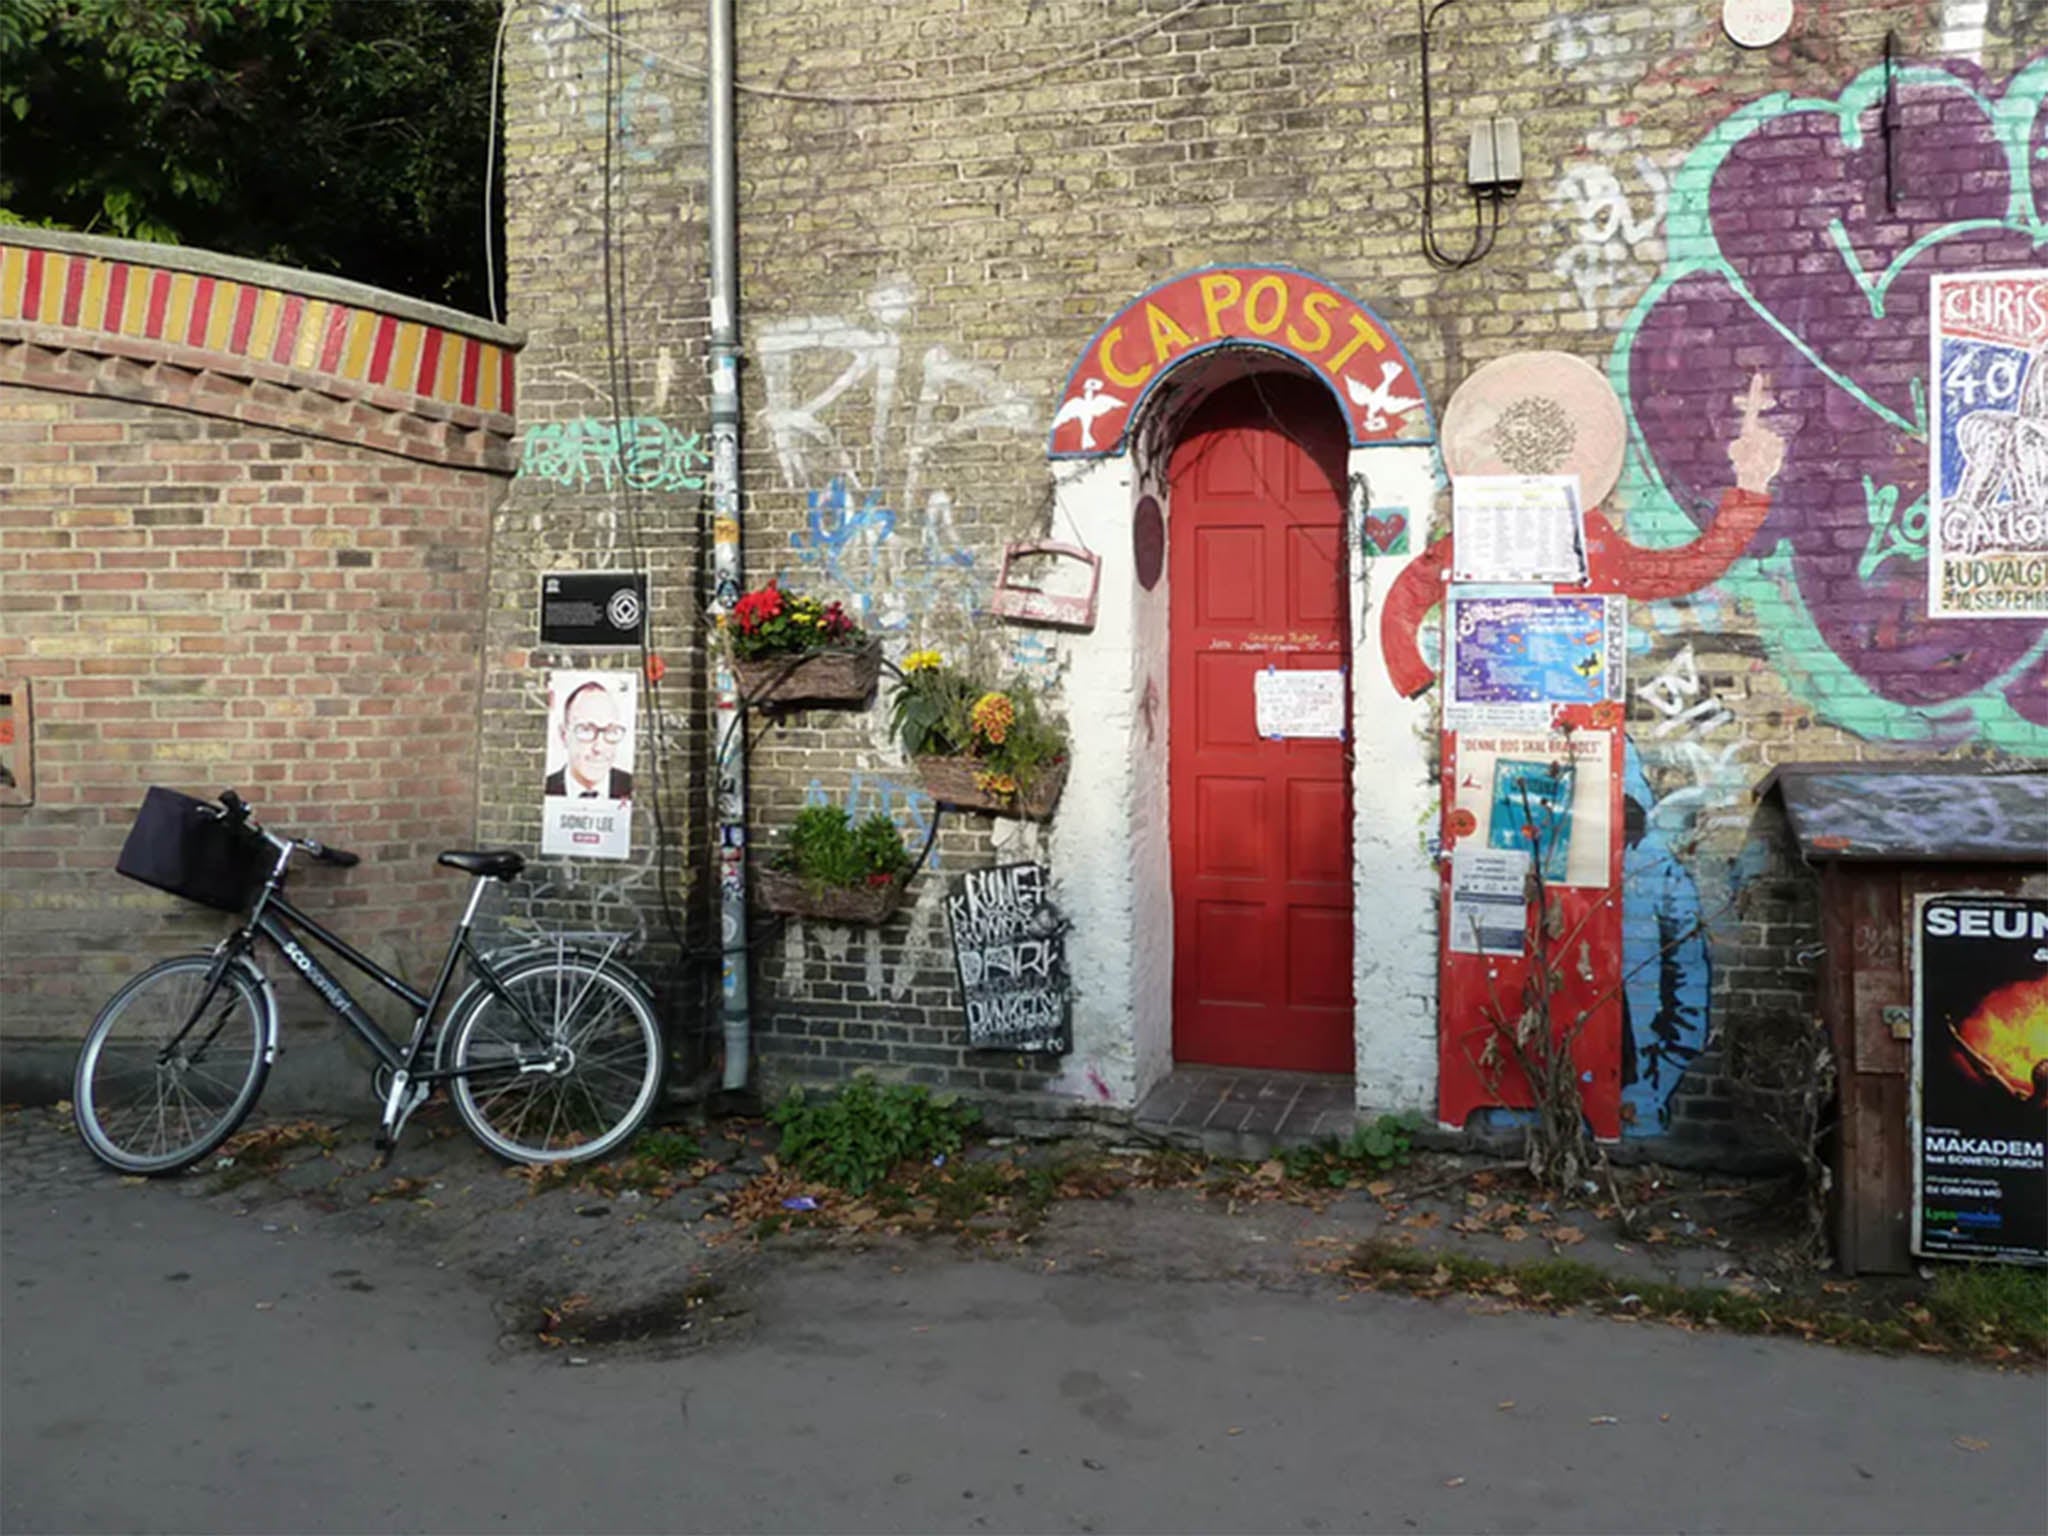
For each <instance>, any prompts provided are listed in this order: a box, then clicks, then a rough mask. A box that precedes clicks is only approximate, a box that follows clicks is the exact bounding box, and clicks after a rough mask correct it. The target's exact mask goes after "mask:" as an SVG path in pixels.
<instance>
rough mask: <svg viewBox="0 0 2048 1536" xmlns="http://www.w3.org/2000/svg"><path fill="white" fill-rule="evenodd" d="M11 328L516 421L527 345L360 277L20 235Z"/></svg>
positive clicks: (5, 262) (14, 238)
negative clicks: (95, 338)
mask: <svg viewBox="0 0 2048 1536" xmlns="http://www.w3.org/2000/svg"><path fill="white" fill-rule="evenodd" d="M13 325H21V326H33V327H37V328H39V330H57V331H61V332H64V333H71V334H70V335H69V336H67V339H73V340H76V339H78V337H79V335H80V334H93V333H97V334H99V335H102V336H106V337H118V338H124V339H127V340H129V341H143V342H156V343H161V344H163V345H165V346H170V347H178V348H183V349H189V350H191V351H193V352H198V353H203V354H205V355H206V361H207V365H208V366H209V367H214V368H217V369H219V370H220V371H222V372H226V373H228V374H230V375H242V376H252V377H260V376H264V375H265V374H266V373H267V372H268V371H269V369H276V368H284V369H290V370H292V371H293V372H294V373H296V374H298V375H300V376H305V375H320V376H322V377H324V378H325V379H326V380H328V381H331V382H333V383H335V384H339V385H344V386H354V387H355V388H356V389H357V390H360V391H370V390H375V391H378V392H379V393H380V394H381V395H383V396H387V397H394V396H395V397H398V398H399V399H401V400H407V401H409V402H410V403H412V404H414V405H416V406H424V407H427V408H429V409H431V408H433V407H442V408H448V407H462V408H465V409H466V410H467V411H471V412H475V413H477V414H478V415H480V416H483V417H492V416H507V417H509V416H510V415H511V414H512V411H513V407H514V404H515V397H514V384H513V356H514V354H515V353H516V352H517V351H518V349H519V347H520V346H521V345H522V344H523V343H522V339H521V338H520V336H519V335H518V333H517V332H514V331H510V330H508V329H506V328H505V327H503V326H497V325H492V324H490V323H489V322H488V321H484V320H479V319H476V318H475V317H473V316H466V315H462V314H459V313H458V312H456V311H454V310H449V309H443V308H441V307H440V306H438V305H429V304H421V303H419V302H417V301H414V300H408V299H403V298H401V297H399V296H398V295H396V294H387V293H384V292H382V291H381V290H378V289H373V288H366V287H363V286H361V285H359V284H355V283H345V282H338V281H334V280H331V279H322V278H319V277H316V276H315V275H313V274H311V273H304V272H295V271H292V270H290V269H288V268H284V267H274V266H270V265H268V264H267V263H262V262H253V261H242V260H240V259H238V258H234V257H224V256H218V255H215V254H212V253H210V252H204V251H186V250H182V249H180V248H177V247H164V246H154V245H145V244H140V243H138V242H135V241H129V240H100V239H97V238H94V237H92V236H85V235H62V236H54V235H51V234H49V233H47V232H45V231H40V230H22V229H14V230H9V231H8V232H7V236H6V239H5V240H4V241H0V329H8V328H11V326H13ZM265 365H268V367H267V368H266V367H265Z"/></svg>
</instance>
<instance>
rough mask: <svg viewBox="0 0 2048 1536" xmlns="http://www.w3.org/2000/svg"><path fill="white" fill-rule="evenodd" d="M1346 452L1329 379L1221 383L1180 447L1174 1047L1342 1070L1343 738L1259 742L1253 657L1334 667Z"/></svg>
mask: <svg viewBox="0 0 2048 1536" xmlns="http://www.w3.org/2000/svg"><path fill="white" fill-rule="evenodd" d="M1344 461H1345V442H1344V431H1343V422H1342V420H1341V418H1340V417H1339V415H1338V412H1337V410H1336V407H1335V406H1334V405H1333V404H1332V403H1331V401H1330V398H1329V396H1328V394H1327V393H1325V392H1324V391H1323V390H1322V389H1321V388H1320V387H1319V386H1318V385H1316V384H1315V383H1313V382H1312V381H1309V380H1294V379H1291V378H1286V377H1274V376H1272V375H1265V376H1261V377H1259V378H1256V379H1246V380H1243V381H1241V382H1240V383H1238V384H1235V385H1231V386H1228V387H1226V388H1224V389H1221V390H1219V391H1218V392H1217V393H1216V394H1215V395H1213V396H1212V397H1211V398H1210V399H1209V400H1208V401H1207V402H1205V403H1204V405H1203V406H1202V407H1201V409H1200V410H1198V411H1197V412H1196V413H1195V415H1194V416H1193V417H1192V418H1191V419H1190V421H1189V423H1188V425H1187V427H1186V429H1185V431H1184V432H1183V434H1182V436H1181V439H1180V443H1179V445H1178V446H1177V447H1176V448H1175V450H1174V454H1173V460H1172V464H1171V467H1170V470H1169V474H1170V477H1171V485H1172V491H1171V498H1170V501H1169V503H1168V505H1169V508H1170V515H1171V519H1172V521H1171V525H1170V532H1169V535H1168V539H1167V543H1168V548H1169V551H1170V553H1169V564H1168V574H1169V578H1170V581H1171V591H1172V624H1173V640H1172V651H1173V655H1172V663H1171V667H1170V675H1169V690H1170V693H1169V704H1168V709H1169V720H1170V722H1171V724H1170V728H1169V735H1168V746H1167V762H1168V776H1169V795H1170V805H1171V815H1172V826H1173V923H1174V928H1173V932H1174V961H1173V1020H1174V1024H1173V1029H1174V1055H1175V1057H1176V1058H1177V1059H1178V1060H1181V1061H1189V1062H1208V1063H1213V1064H1216V1065H1220V1066H1239V1067H1265V1068H1277V1069H1291V1070H1297V1071H1309V1072H1349V1071H1350V1070H1351V1069H1352V1050H1351V1041H1352V1006H1351V911H1352V892H1351V783H1350V774H1349V773H1348V771H1347V766H1346V752H1345V748H1344V743H1343V742H1340V741H1331V740H1300V739H1295V740H1288V741H1263V740H1261V739H1260V738H1259V735H1258V733H1257V730H1256V729H1255V714H1254V704H1253V689H1254V686H1255V684H1254V678H1255V676H1256V675H1257V673H1258V672H1259V671H1260V670H1261V669H1262V668H1265V667H1268V666H1272V667H1278V668H1282V669H1287V668H1297V667H1299V668H1310V669H1335V668H1338V667H1342V666H1343V665H1344V664H1345V657H1346V646H1345V638H1344V629H1345V621H1344V615H1345V593H1344V568H1343V562H1342V560H1341V558H1340V555H1341V550H1342V544H1343V525H1344ZM1346 725H1347V731H1348V726H1349V721H1348V720H1347V722H1346Z"/></svg>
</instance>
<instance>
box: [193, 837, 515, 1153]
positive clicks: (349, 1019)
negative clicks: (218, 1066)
mask: <svg viewBox="0 0 2048 1536" xmlns="http://www.w3.org/2000/svg"><path fill="white" fill-rule="evenodd" d="M263 836H264V837H265V838H266V839H267V840H268V841H269V842H271V843H272V844H273V845H274V846H276V847H277V849H278V857H277V863H276V865H275V867H274V868H273V869H272V870H271V872H270V876H269V878H268V879H267V880H265V881H264V884H263V890H262V892H261V894H260V895H258V897H257V898H256V904H255V906H254V907H253V908H252V909H251V910H250V913H249V916H248V919H247V920H246V921H245V922H244V923H243V924H242V926H241V927H240V928H239V929H237V930H236V931H235V932H234V933H233V934H232V935H231V936H230V937H229V938H227V939H226V940H224V941H223V942H222V944H221V946H220V948H219V950H218V951H217V954H216V963H215V969H214V972H213V974H212V976H210V977H209V978H208V981H207V985H206V987H205V988H204V989H203V990H202V991H201V993H200V996H199V998H198V1000H197V1002H195V1003H194V1005H193V1008H192V1013H191V1016H190V1017H189V1018H188V1019H187V1020H186V1021H185V1024H184V1026H183V1027H182V1028H181V1029H179V1030H178V1031H177V1032H176V1034H174V1035H173V1036H172V1038H171V1040H170V1041H169V1042H167V1043H166V1045H165V1046H164V1051H163V1054H164V1055H165V1056H166V1057H168V1056H169V1054H170V1053H171V1052H173V1051H174V1050H176V1049H177V1048H178V1046H179V1044H180V1042H181V1041H182V1040H183V1039H184V1037H185V1035H186V1034H187V1033H188V1032H189V1031H190V1030H191V1029H192V1028H193V1026H194V1025H196V1024H197V1023H198V1022H199V1021H200V1019H201V1018H202V1017H203V1016H204V1015H205V1013H206V1010H207V1007H208V1006H209V1004H210V1003H211V1002H212V1000H213V998H214V997H215V995H216V994H217V993H218V992H219V990H220V985H221V982H222V981H223V980H224V979H225V978H226V976H227V973H228V970H229V969H230V968H231V967H232V966H233V965H234V963H235V962H236V961H237V960H238V959H240V958H241V957H243V956H246V955H248V954H249V953H251V952H252V951H253V950H254V949H255V948H256V943H257V940H258V939H259V938H264V939H268V940H270V942H271V943H273V944H275V945H276V946H277V947H278V949H279V950H280V951H281V952H282V953H283V955H284V957H285V959H286V960H288V961H290V962H291V965H292V967H293V969H295V970H296V971H298V973H299V974H300V975H301V976H302V977H304V978H305V980H306V983H307V984H308V985H309V986H310V987H312V989H313V991H314V992H315V993H316V994H318V996H319V998H320V1000H321V1001H322V1002H323V1003H325V1004H326V1005H327V1007H328V1010H329V1011H330V1012H332V1013H334V1014H336V1015H338V1016H339V1017H340V1018H341V1020H342V1022H343V1023H345V1024H347V1025H348V1027H349V1028H350V1029H352V1030H353V1031H355V1033H356V1035H357V1037H358V1038H360V1039H361V1040H362V1042H363V1044H364V1045H366V1046H368V1047H369V1048H370V1050H371V1051H372V1052H373V1053H374V1054H375V1055H376V1057H377V1059H378V1060H379V1061H380V1062H382V1063H383V1065H384V1066H385V1067H387V1068H389V1069H390V1071H391V1074H392V1081H391V1087H390V1091H389V1092H388V1094H387V1095H386V1097H385V1101H384V1114H383V1124H382V1135H383V1136H384V1138H385V1139H387V1140H389V1139H393V1138H395V1137H396V1136H397V1134H398V1131H399V1129H400V1127H402V1126H403V1124H404V1122H405V1120H406V1118H407V1116H409V1115H410V1114H411V1113H412V1111H413V1110H414V1109H415V1108H417V1107H418V1106H419V1104H420V1103H421V1102H422V1101H424V1099H425V1098H426V1096H427V1094H428V1092H429V1091H430V1090H431V1089H432V1087H433V1085H434V1084H435V1083H439V1082H445V1081H448V1080H449V1079H451V1078H456V1077H462V1078H469V1079H475V1078H481V1077H488V1076H512V1075H517V1074H519V1073H521V1072H524V1071H527V1070H529V1068H528V1065H527V1064H526V1063H524V1062H521V1061H511V1062H506V1063H504V1064H502V1065H491V1066H470V1067H465V1068H461V1069H447V1070H444V1069H442V1068H441V1067H440V1066H439V1065H434V1066H432V1067H429V1068H428V1069H427V1070H425V1071H422V1070H420V1058H421V1057H422V1056H423V1055H424V1054H425V1052H426V1049H427V1045H428V1042H429V1040H430V1039H431V1038H432V1033H433V1022H434V1018H435V1016H436V1014H438V1013H439V1011H440V1008H441V1003H442V1000H443V998H444V997H445V996H446V995H447V992H448V987H449V983H450V982H451V981H453V980H454V977H455V971H456V967H457V966H458V965H459V964H461V963H463V962H465V961H466V962H467V963H468V966H469V972H470V975H471V976H472V977H474V978H475V981H476V983H477V984H479V985H481V986H483V987H485V988H486V989H488V990H489V991H490V992H491V993H492V994H493V995H494V996H495V997H497V998H498V999H499V1000H500V1001H501V1002H503V1003H504V1004H505V1005H506V1006H507V1007H508V1008H510V1009H512V1010H513V1012H514V1013H515V1014H516V1015H517V1016H518V1017H519V1018H521V1019H523V1020H525V1022H526V1023H527V1024H528V1025H529V1026H530V1027H531V1028H532V1029H533V1031H534V1037H535V1040H536V1042H539V1043H542V1044H544V1043H545V1042H546V1041H547V1038H548V1035H547V1030H546V1029H545V1028H544V1027H543V1026H542V1025H541V1024H540V1023H539V1022H538V1021H537V1020H535V1019H534V1018H533V1016H532V1015H531V1014H530V1013H528V1012H527V1010H526V1008H525V1007H524V1006H523V1005H522V1004H521V1003H520V1001H519V999H518V998H516V997H514V996H513V995H512V994H511V993H510V992H508V991H507V990H506V989H505V986H504V984H503V982H502V981H501V979H500V978H499V975H498V973H497V971H496V970H495V969H494V968H493V967H492V965H491V963H490V961H489V959H488V958H487V957H486V956H485V955H484V953H483V952H482V951H481V950H479V949H478V948H477V947H476V945H475V943H474V942H473V941H472V939H471V937H470V932H471V929H472V928H473V927H474V926H475V922H476V911H477V907H478V905H479V904H480V903H481V902H482V900H483V894H484V886H485V881H484V879H482V878H479V879H476V880H475V881H474V882H473V884H472V889H471V891H470V897H469V904H468V906H466V907H465V908H464V909H463V913H462V917H461V919H460V921H458V922H457V923H456V925H455V932H454V934H453V936H452V937H451V938H450V939H449V941H448V949H447V952H446V953H445V954H444V955H443V956H442V958H441V970H440V974H439V975H438V976H436V977H435V978H434V985H433V989H432V990H431V991H428V992H424V993H422V992H420V991H419V990H417V989H416V988H414V987H412V986H410V985H408V984H407V983H406V982H405V980H404V979H403V978H401V977H398V976H394V975H392V974H391V972H389V971H387V970H385V969H384V967H383V966H381V965H379V964H378V963H377V962H376V961H375V960H372V959H371V958H370V957H369V956H368V955H366V954H364V953H363V952H362V951H361V950H359V949H357V948H356V947H355V946H354V945H352V944H350V943H349V942H348V941H347V940H346V939H344V938H342V936H341V935H340V934H338V933H335V932H334V931H333V930H332V929H330V928H328V927H327V926H326V925H325V924H323V923H321V922H320V921H319V920H318V919H317V918H314V917H312V916H310V915H309V914H307V913H305V912H302V911H300V910H299V909H298V908H297V907H295V906H293V905H292V903H291V902H290V901H289V900H288V899H287V898H286V897H285V895H284V890H283V886H284V877H285V872H286V870H287V868H288V867H289V865H290V863H291V856H292V854H293V852H294V851H295V850H296V848H297V846H298V845H297V844H296V843H294V842H292V841H290V840H288V839H283V838H279V837H276V836H273V835H272V834H270V833H268V832H266V833H264V834H263ZM301 931H303V932H304V933H305V934H306V935H308V936H310V937H312V938H314V939H317V940H319V942H320V943H321V944H322V945H324V946H325V947H326V948H327V949H329V950H331V951H332V952H333V953H334V954H336V955H337V956H339V957H340V958H341V959H342V960H344V961H346V962H347V963H348V964H349V965H350V966H352V967H353V968H354V969H356V970H358V971H360V972H362V974H363V975H365V976H367V977H369V978H370V980H372V981H374V982H376V983H377V985H378V986H380V987H382V988H383V989H384V990H385V991H387V992H389V993H391V994H392V996H394V997H396V998H398V999H400V1000H401V1001H402V1002H404V1003H405V1004H406V1006H407V1007H408V1008H410V1009H411V1010H412V1011H413V1024H412V1029H411V1032H410V1034H409V1037H408V1038H407V1040H406V1042H405V1044H404V1045H403V1046H400V1045H399V1044H398V1043H397V1042H396V1041H394V1040H393V1039H392V1038H391V1037H390V1036H389V1035H387V1034H386V1033H385V1032H384V1030H383V1028H382V1027H381V1026H380V1025H379V1024H378V1023H377V1021H376V1020H375V1019H373V1018H371V1017H370V1015H369V1013H368V1012H367V1011H366V1010H365V1009H364V1008H363V1006H362V1004H361V1003H359V1002H357V1001H356V998H355V995H354V994H353V993H351V992H350V991H349V989H348V988H347V987H346V986H345V985H344V984H343V983H342V982H341V980H340V979H339V978H338V977H337V976H335V974H334V973H333V972H332V971H331V970H329V969H328V968H327V967H326V966H325V965H323V964H322V963H321V961H320V960H319V958H318V957H317V956H315V955H313V954H312V953H311V952H309V951H308V950H307V949H306V947H305V946H304V945H303V944H302V943H300V941H299V939H300V933H301ZM219 1027H220V1026H219V1025H218V1024H216V1025H215V1029H216V1030H217V1029H218V1028H219ZM208 1039H209V1040H210V1039H211V1035H210V1034H209V1036H208ZM206 1043H207V1042H206V1041H202V1042H201V1048H202V1049H203V1048H204V1046H205V1044H206Z"/></svg>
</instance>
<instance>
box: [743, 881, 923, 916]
mask: <svg viewBox="0 0 2048 1536" xmlns="http://www.w3.org/2000/svg"><path fill="white" fill-rule="evenodd" d="M905 884H906V882H905V881H902V880H891V881H890V882H889V883H888V884H887V885H864V886H853V887H848V886H840V885H819V884H816V883H814V882H812V881H809V880H806V879H805V878H804V877H803V876H802V875H793V874H791V873H789V872H788V871H787V870H781V869H765V868H764V869H757V870H756V871H755V873H754V896H755V899H756V900H757V901H759V902H760V904H761V905H762V906H764V907H766V908H767V909H768V910H769V911H770V912H782V913H786V914H787V915H789V916H791V917H810V918H816V919H818V920H820V921H822V922H828V923H884V922H887V921H888V920H889V918H890V917H891V916H892V915H893V914H894V913H895V911H896V909H897V908H898V907H900V906H901V905H903V891H904V887H905Z"/></svg>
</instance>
